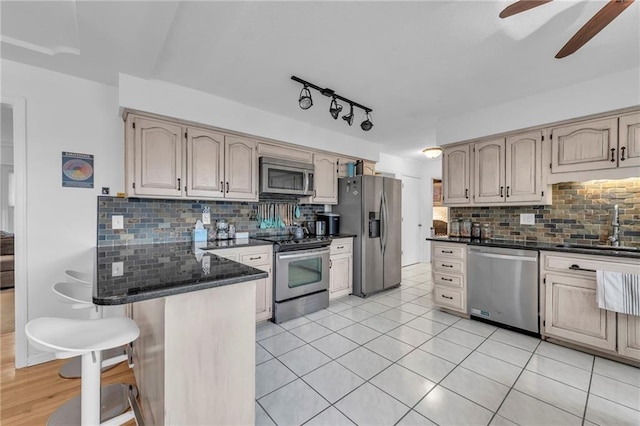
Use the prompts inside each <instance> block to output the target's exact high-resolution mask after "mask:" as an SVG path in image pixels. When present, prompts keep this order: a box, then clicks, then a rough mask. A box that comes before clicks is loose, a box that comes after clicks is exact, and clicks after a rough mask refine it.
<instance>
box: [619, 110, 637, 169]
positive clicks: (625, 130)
mask: <svg viewBox="0 0 640 426" xmlns="http://www.w3.org/2000/svg"><path fill="white" fill-rule="evenodd" d="M618 137H619V141H618V148H619V149H620V158H619V161H618V167H639V166H640V112H635V113H633V114H627V115H623V116H621V117H620V119H619V133H618ZM636 175H637V174H636Z"/></svg>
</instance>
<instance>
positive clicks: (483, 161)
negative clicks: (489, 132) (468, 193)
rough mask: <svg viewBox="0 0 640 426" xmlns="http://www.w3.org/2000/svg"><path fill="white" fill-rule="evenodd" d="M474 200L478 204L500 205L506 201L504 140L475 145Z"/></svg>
mask: <svg viewBox="0 0 640 426" xmlns="http://www.w3.org/2000/svg"><path fill="white" fill-rule="evenodd" d="M473 153H474V164H475V168H474V174H473V190H474V191H473V197H474V198H473V199H474V201H475V202H476V203H499V202H504V200H505V189H504V187H505V184H504V139H497V140H492V141H486V142H479V143H476V144H474V145H473Z"/></svg>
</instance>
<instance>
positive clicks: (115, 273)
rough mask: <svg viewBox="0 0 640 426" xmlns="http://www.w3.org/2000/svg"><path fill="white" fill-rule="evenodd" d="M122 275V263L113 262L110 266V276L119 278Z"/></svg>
mask: <svg viewBox="0 0 640 426" xmlns="http://www.w3.org/2000/svg"><path fill="white" fill-rule="evenodd" d="M123 273H124V263H123V262H113V263H112V264H111V276H112V277H121V276H122V274H123Z"/></svg>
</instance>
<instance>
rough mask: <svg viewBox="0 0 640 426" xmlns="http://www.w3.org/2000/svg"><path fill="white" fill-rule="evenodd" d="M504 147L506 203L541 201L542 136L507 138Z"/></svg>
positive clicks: (539, 134) (525, 135)
mask: <svg viewBox="0 0 640 426" xmlns="http://www.w3.org/2000/svg"><path fill="white" fill-rule="evenodd" d="M505 147H506V149H505V150H506V162H505V170H506V181H505V183H506V188H505V196H506V201H507V203H513V202H520V201H537V200H542V134H541V133H540V132H529V133H524V134H521V135H516V136H511V137H508V138H507V140H506V144H505Z"/></svg>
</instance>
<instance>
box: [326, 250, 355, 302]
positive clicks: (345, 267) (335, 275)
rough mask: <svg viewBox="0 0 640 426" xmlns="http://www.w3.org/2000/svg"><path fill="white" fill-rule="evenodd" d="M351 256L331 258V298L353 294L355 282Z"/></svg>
mask: <svg viewBox="0 0 640 426" xmlns="http://www.w3.org/2000/svg"><path fill="white" fill-rule="evenodd" d="M351 265H352V257H351V255H339V256H331V269H330V270H329V271H330V272H329V297H330V298H332V299H333V298H336V297H341V296H346V295H348V294H350V293H351V286H352V281H353V268H352V266H351Z"/></svg>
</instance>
